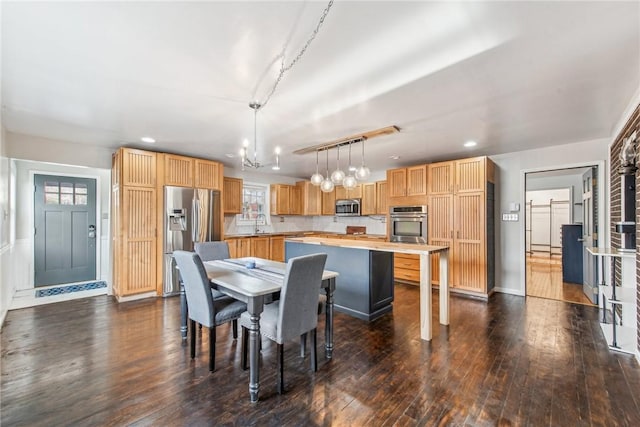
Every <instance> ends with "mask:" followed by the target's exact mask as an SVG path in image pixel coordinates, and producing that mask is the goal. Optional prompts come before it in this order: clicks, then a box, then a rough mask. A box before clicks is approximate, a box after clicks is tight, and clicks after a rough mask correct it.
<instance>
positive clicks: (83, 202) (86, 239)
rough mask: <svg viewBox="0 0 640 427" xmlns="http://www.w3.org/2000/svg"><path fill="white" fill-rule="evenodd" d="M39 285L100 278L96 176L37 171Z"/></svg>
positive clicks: (35, 251)
mask: <svg viewBox="0 0 640 427" xmlns="http://www.w3.org/2000/svg"><path fill="white" fill-rule="evenodd" d="M34 181H35V199H34V211H35V212H34V213H35V215H34V219H35V224H34V225H35V239H34V242H35V245H34V265H35V279H34V280H35V286H47V285H55V284H59V283H73V282H84V281H89V280H95V279H96V180H95V179H90V178H74V177H69V176H52V175H35V177H34Z"/></svg>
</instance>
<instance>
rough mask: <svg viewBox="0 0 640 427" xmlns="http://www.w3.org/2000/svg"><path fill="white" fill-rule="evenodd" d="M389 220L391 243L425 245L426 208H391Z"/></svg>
mask: <svg viewBox="0 0 640 427" xmlns="http://www.w3.org/2000/svg"><path fill="white" fill-rule="evenodd" d="M389 218H390V223H391V225H390V227H391V241H392V242H400V243H427V207H426V206H393V207H392V208H391V209H390V210H389Z"/></svg>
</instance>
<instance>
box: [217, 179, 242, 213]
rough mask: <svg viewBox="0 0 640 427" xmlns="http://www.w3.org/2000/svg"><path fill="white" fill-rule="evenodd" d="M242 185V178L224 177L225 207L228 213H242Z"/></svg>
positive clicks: (225, 211)
mask: <svg viewBox="0 0 640 427" xmlns="http://www.w3.org/2000/svg"><path fill="white" fill-rule="evenodd" d="M242 185H243V181H242V179H240V178H229V177H226V176H225V177H224V179H223V186H222V187H223V190H222V194H223V202H222V204H223V209H224V213H226V214H240V213H242Z"/></svg>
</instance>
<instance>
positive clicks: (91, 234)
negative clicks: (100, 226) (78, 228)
mask: <svg viewBox="0 0 640 427" xmlns="http://www.w3.org/2000/svg"><path fill="white" fill-rule="evenodd" d="M89 238H90V239H95V238H96V226H95V225H90V226H89Z"/></svg>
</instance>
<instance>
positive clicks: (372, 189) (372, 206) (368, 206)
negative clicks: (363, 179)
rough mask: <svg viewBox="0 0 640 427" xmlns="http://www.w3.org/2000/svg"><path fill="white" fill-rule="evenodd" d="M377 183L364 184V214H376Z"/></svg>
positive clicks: (362, 208) (362, 209)
mask: <svg viewBox="0 0 640 427" xmlns="http://www.w3.org/2000/svg"><path fill="white" fill-rule="evenodd" d="M376 192H377V188H376V183H375V182H367V183H365V184H362V206H361V213H362V215H375V214H376V212H377V204H376Z"/></svg>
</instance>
